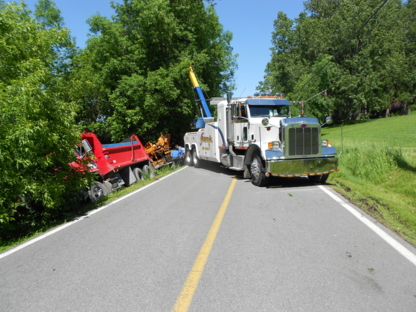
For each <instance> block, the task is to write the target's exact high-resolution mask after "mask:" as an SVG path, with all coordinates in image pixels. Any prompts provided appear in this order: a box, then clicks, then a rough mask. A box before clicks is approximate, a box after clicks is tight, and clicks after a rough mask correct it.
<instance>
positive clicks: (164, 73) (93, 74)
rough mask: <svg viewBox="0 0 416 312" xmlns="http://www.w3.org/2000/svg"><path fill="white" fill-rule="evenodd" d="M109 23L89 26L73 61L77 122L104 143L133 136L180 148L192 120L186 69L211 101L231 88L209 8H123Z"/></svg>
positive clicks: (227, 51)
mask: <svg viewBox="0 0 416 312" xmlns="http://www.w3.org/2000/svg"><path fill="white" fill-rule="evenodd" d="M112 5H113V7H114V9H115V11H116V15H115V16H114V17H113V20H112V21H110V20H108V19H106V18H104V17H102V16H99V15H95V16H93V17H91V18H90V19H89V24H90V27H91V31H92V32H93V33H94V36H92V37H91V38H90V39H89V41H88V45H87V48H86V49H85V51H83V53H82V55H81V56H80V57H79V63H80V67H79V70H78V72H77V76H78V79H77V80H78V81H79V86H78V91H77V92H76V94H75V96H76V97H77V101H78V103H79V104H80V106H81V107H82V108H81V112H80V114H79V116H78V120H79V122H80V123H81V124H82V125H83V126H84V127H86V128H87V129H89V130H92V131H95V132H96V133H97V134H98V135H99V136H100V138H101V139H103V140H104V141H110V140H111V141H117V140H121V139H123V138H125V137H127V136H129V135H131V134H132V133H136V134H138V135H139V136H140V137H141V138H142V140H143V141H148V140H151V141H154V140H156V138H157V137H158V136H159V134H160V133H161V132H165V133H171V134H172V135H173V140H175V141H180V140H181V138H182V136H183V134H184V132H186V131H188V130H189V122H190V121H191V120H192V119H193V118H194V117H195V116H196V115H197V114H198V107H197V104H196V103H195V102H194V95H193V91H192V88H191V87H192V85H191V83H190V81H189V69H188V68H189V66H190V65H192V66H193V67H194V69H195V71H196V73H197V74H198V76H199V77H198V78H199V79H200V83H201V84H202V85H203V87H204V89H205V91H207V92H209V94H210V96H219V95H222V94H224V93H225V92H226V91H227V90H229V89H231V88H232V87H233V84H232V83H233V73H234V70H235V68H236V64H235V56H234V55H233V54H232V48H231V47H230V41H231V39H232V35H231V34H230V33H229V32H226V31H224V30H223V29H222V26H221V24H220V23H219V22H218V17H217V16H216V14H215V10H214V8H213V6H208V7H205V6H204V4H203V2H202V1H195V0H180V1H167V0H163V1H136V0H133V1H127V0H126V1H123V3H122V4H115V3H113V4H112Z"/></svg>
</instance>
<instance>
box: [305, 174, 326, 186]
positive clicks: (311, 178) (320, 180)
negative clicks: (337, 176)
mask: <svg viewBox="0 0 416 312" xmlns="http://www.w3.org/2000/svg"><path fill="white" fill-rule="evenodd" d="M328 176H329V175H328V174H323V175H318V176H309V181H311V182H312V183H321V184H324V183H325V182H326V180H328Z"/></svg>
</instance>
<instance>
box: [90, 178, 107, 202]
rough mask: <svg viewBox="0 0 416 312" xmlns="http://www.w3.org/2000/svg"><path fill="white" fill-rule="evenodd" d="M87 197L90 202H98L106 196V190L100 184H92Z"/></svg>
mask: <svg viewBox="0 0 416 312" xmlns="http://www.w3.org/2000/svg"><path fill="white" fill-rule="evenodd" d="M88 195H89V197H90V199H91V201H92V202H96V201H98V200H99V199H100V198H101V197H103V196H107V195H108V191H107V188H106V187H105V186H104V185H103V184H102V183H100V182H93V183H92V184H91V188H90V190H89V192H88Z"/></svg>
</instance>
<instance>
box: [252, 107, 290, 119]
mask: <svg viewBox="0 0 416 312" xmlns="http://www.w3.org/2000/svg"><path fill="white" fill-rule="evenodd" d="M288 113H289V110H288V107H287V106H284V105H276V106H271V105H267V106H266V105H265V106H261V105H250V115H251V117H289V115H288Z"/></svg>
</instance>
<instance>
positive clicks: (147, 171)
mask: <svg viewBox="0 0 416 312" xmlns="http://www.w3.org/2000/svg"><path fill="white" fill-rule="evenodd" d="M142 171H143V174H144V176H145V177H146V178H147V177H149V178H150V179H153V178H154V177H155V170H154V169H153V166H151V165H150V166H149V165H144V166H143V169H142Z"/></svg>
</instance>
